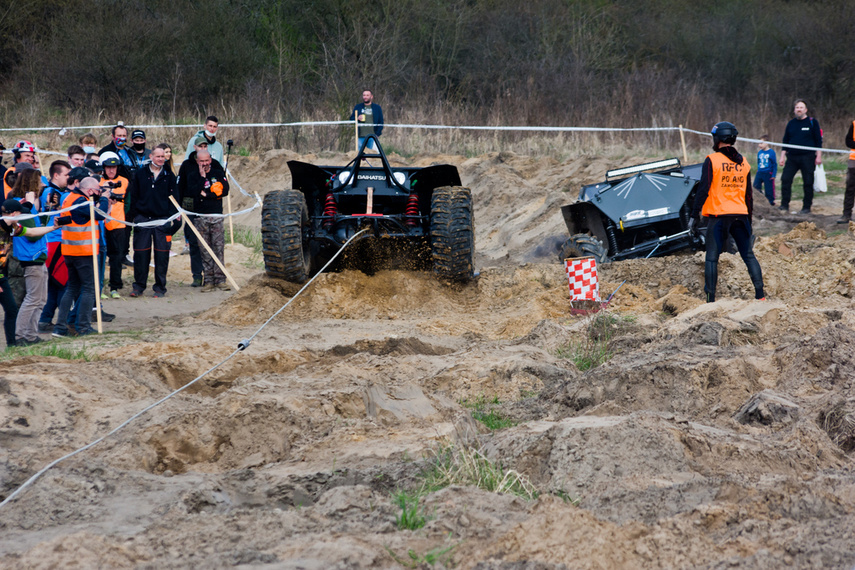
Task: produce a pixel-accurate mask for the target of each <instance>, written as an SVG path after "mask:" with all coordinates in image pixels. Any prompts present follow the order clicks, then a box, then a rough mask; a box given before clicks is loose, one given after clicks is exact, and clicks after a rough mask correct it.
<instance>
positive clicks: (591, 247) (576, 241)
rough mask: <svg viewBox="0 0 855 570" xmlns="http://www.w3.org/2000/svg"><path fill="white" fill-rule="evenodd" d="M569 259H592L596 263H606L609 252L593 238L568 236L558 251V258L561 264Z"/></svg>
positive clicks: (579, 235) (582, 235)
mask: <svg viewBox="0 0 855 570" xmlns="http://www.w3.org/2000/svg"><path fill="white" fill-rule="evenodd" d="M570 257H593V258H595V259H596V260H597V263H606V262H607V261H608V260H609V250H608V249H606V247H605V246H604V245H603V242H601V241H600V240H598V239H597V238H595V237H593V236H589V235H588V234H575V235H572V236H570V239H568V240H567V241H565V242H564V244H563V245H562V246H561V249H560V250H559V251H558V258H559V259H560V260H561V262H562V263H563V262H564V260H565V259H567V258H570Z"/></svg>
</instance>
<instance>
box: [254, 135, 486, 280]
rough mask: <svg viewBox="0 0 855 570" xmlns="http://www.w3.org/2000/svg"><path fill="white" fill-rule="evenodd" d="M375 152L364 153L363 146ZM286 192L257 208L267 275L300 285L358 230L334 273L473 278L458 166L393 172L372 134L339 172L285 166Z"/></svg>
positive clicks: (466, 196) (468, 199)
mask: <svg viewBox="0 0 855 570" xmlns="http://www.w3.org/2000/svg"><path fill="white" fill-rule="evenodd" d="M371 140H373V141H374V142H375V143H376V146H377V150H376V151H371V150H369V149H368V143H369V141H371ZM288 167H289V169H290V170H291V178H292V186H293V189H291V190H277V191H272V192H269V193H268V194H267V195H266V196H265V197H264V205H263V208H262V228H261V233H262V242H263V254H264V266H265V270H266V271H267V274H268V275H270V276H272V277H277V278H281V279H285V280H287V281H291V282H294V283H302V282H305V281H306V280H307V279H308V278H309V277H311V276H312V275H314V274H315V273H317V272H318V271H319V270H320V269H321V268H322V267H323V266H324V265H325V264H326V263H327V262H328V261H329V260H330V259H331V258H332V256H333V255H334V254H335V253H336V252H337V251H338V250H339V249H340V248H341V247H342V246H343V245H344V243H345V242H346V241H347V240H348V239H349V238H351V237H352V236H353V235H354V234H356V233H357V232H359V231H360V230H363V229H367V230H368V232H366V234H363V236H365V237H363V236H360V238H359V239H358V241H356V242H354V243H353V244H352V245H351V246H349V248H348V250H347V251H346V252H343V256H342V258H341V262H340V263H339V259H336V263H335V264H334V265H335V267H334V268H335V269H337V268H341V267H353V268H356V269H360V270H362V271H365V272H367V273H371V272H373V271H376V270H377V269H380V268H384V267H388V268H406V269H424V268H431V269H433V271H434V273H435V274H436V275H437V276H438V277H440V278H442V279H445V280H449V281H467V280H469V279H471V278H472V276H473V273H474V268H473V261H472V257H473V254H474V249H475V248H474V231H473V222H472V194H471V192H470V190H469V189H468V188H463V187H461V182H460V176H459V174H458V172H457V168H456V167H454V166H452V165H448V164H440V165H433V166H429V167H427V168H392V167H391V166H390V165H389V161H388V160H387V158H386V155H385V153H384V152H383V149H382V148H381V146H380V144H379V142H377V138H376V137H374V136H373V135H369V136H368V137H366V140H365V141H364V142H363V145H362V147H361V148H360V149H359V152H358V153H357V156H356V158H355V159H353V160H352V161H351V162H349V163H348V164H347V165H345V166H316V165H314V164H308V163H305V162H299V161H289V162H288Z"/></svg>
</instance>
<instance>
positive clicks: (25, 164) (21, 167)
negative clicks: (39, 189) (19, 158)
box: [15, 162, 35, 174]
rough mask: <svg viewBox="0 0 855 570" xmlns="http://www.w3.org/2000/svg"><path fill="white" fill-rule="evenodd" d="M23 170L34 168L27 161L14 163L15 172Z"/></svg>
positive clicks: (18, 172)
mask: <svg viewBox="0 0 855 570" xmlns="http://www.w3.org/2000/svg"><path fill="white" fill-rule="evenodd" d="M25 170H35V168H34V167H33V165H32V164H30V163H29V162H19V163H17V164H16V165H15V174H20V173H21V172H23V171H25Z"/></svg>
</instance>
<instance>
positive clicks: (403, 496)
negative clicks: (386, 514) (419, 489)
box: [392, 491, 428, 530]
mask: <svg viewBox="0 0 855 570" xmlns="http://www.w3.org/2000/svg"><path fill="white" fill-rule="evenodd" d="M421 497H422V496H421V495H420V494H419V493H415V494H410V493H407V492H405V491H398V492H397V493H395V494H394V495H393V496H392V500H393V502H394V503H395V504H396V505H398V506H399V507H400V508H401V514H400V515H398V516H397V517H396V518H395V522H397V524H398V528H399V529H401V530H417V529H420V528H422V527H423V526H425V525H426V524H427V521H428V516H427V515H426V514H425V512H424V507H422V506H421V505H420V504H419V502H420V501H421Z"/></svg>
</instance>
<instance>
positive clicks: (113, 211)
mask: <svg viewBox="0 0 855 570" xmlns="http://www.w3.org/2000/svg"><path fill="white" fill-rule="evenodd" d="M107 182H118V183H119V184H121V186H119V187H118V188H113V194H114V195H115V196H122V197H124V195H125V193H126V192H127V191H128V179H127V178H125V177H124V176H116V178H115V180H107V179H106V178H101V185H102V186H103V185H104V184H106V183H107ZM110 217H111V218H116V220H125V203H124V202H116V203H115V204H113V205H112V206H111V207H110ZM123 227H125V224H123V223H122V222H117V221H115V220H107V221H106V222H104V228H105V229H108V230H117V229H119V228H123Z"/></svg>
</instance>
